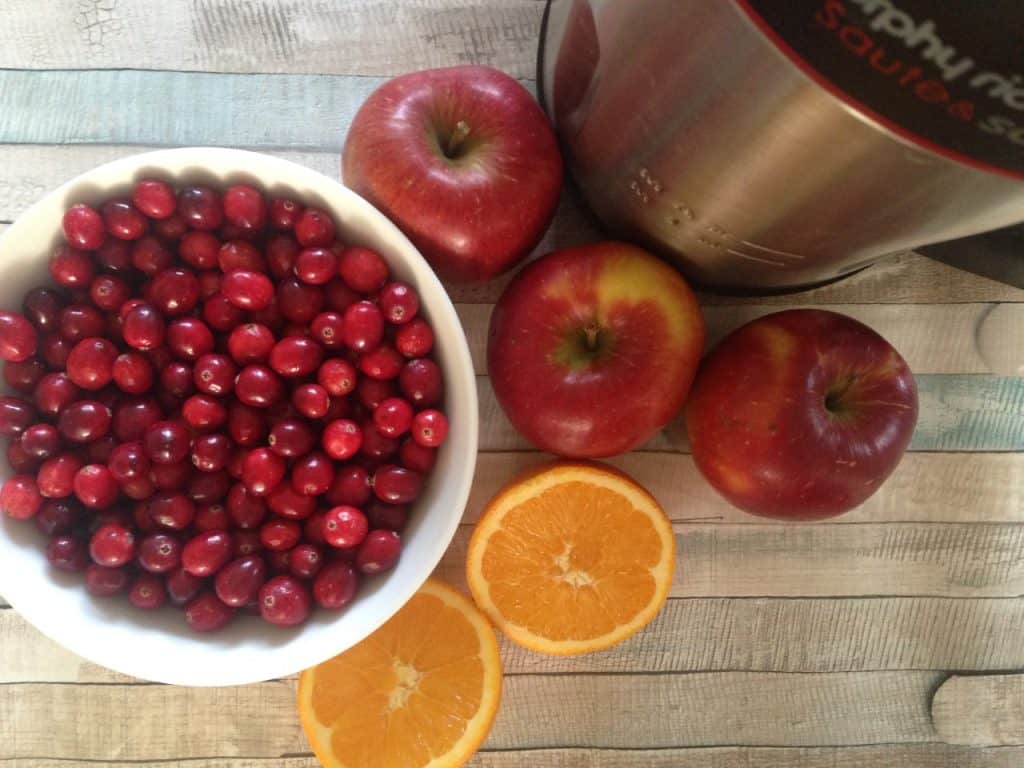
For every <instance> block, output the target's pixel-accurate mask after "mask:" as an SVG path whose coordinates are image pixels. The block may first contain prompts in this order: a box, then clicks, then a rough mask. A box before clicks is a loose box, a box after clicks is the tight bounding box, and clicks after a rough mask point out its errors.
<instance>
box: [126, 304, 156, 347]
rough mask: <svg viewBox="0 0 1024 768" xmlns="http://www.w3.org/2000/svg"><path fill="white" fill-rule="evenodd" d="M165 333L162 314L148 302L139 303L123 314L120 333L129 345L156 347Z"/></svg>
mask: <svg viewBox="0 0 1024 768" xmlns="http://www.w3.org/2000/svg"><path fill="white" fill-rule="evenodd" d="M165 334H166V326H165V324H164V318H163V316H162V315H161V314H160V313H159V312H157V311H156V309H155V308H154V307H151V306H150V305H149V304H139V305H137V306H135V307H133V308H132V309H131V310H129V311H128V313H127V314H126V315H125V316H124V326H123V328H122V329H121V335H122V336H123V338H124V342H125V344H127V345H128V346H129V347H134V348H135V349H156V348H157V347H159V346H160V345H161V344H163V343H164V337H165Z"/></svg>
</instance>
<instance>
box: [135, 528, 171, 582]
mask: <svg viewBox="0 0 1024 768" xmlns="http://www.w3.org/2000/svg"><path fill="white" fill-rule="evenodd" d="M138 559H139V565H141V566H142V567H143V568H144V569H145V570H147V571H149V572H150V573H167V572H168V571H173V570H174V569H175V568H177V567H178V565H179V564H180V563H181V542H180V541H178V539H177V538H175V537H174V536H169V535H168V534H166V533H153V534H150V535H149V536H147V537H146V538H144V539H143V540H142V541H140V542H139V555H138Z"/></svg>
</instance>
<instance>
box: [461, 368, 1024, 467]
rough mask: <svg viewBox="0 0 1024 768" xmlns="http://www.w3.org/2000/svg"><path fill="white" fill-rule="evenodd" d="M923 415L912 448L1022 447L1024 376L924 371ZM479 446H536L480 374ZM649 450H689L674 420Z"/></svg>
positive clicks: (920, 385) (920, 397)
mask: <svg viewBox="0 0 1024 768" xmlns="http://www.w3.org/2000/svg"><path fill="white" fill-rule="evenodd" d="M917 389H918V401H919V414H918V420H917V429H916V430H915V432H914V437H913V440H912V441H911V443H910V450H913V451H1020V450H1024V378H1022V377H1019V376H986V375H974V374H966V375H951V374H923V375H920V376H918V377H917ZM477 390H478V392H479V396H480V450H482V451H522V450H529V449H530V448H531V447H532V446H531V445H530V443H529V442H528V441H527V440H526V438H524V437H522V436H521V435H519V434H518V433H517V432H516V431H515V429H513V427H512V424H511V423H510V422H509V420H508V417H506V416H505V414H504V412H503V411H502V410H501V407H500V406H499V405H498V401H497V399H496V398H495V396H494V390H493V389H492V388H491V383H490V379H488V378H487V377H486V376H478V377H477ZM643 449H644V450H647V451H681V452H689V450H690V449H689V444H688V442H687V439H686V430H685V428H684V426H683V424H682V419H681V417H680V418H676V419H675V420H674V421H672V422H671V423H670V424H669V425H668V426H667V427H666V428H665V429H664V430H662V431H661V432H660V433H658V434H657V435H655V436H654V437H653V438H651V440H649V441H648V442H647V443H646V444H645V445H644V446H643Z"/></svg>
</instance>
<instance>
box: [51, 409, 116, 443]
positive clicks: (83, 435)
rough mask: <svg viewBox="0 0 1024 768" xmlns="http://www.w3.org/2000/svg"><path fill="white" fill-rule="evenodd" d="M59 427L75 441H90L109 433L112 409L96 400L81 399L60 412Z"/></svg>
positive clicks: (65, 435)
mask: <svg viewBox="0 0 1024 768" xmlns="http://www.w3.org/2000/svg"><path fill="white" fill-rule="evenodd" d="M57 429H58V430H59V431H60V433H61V435H62V436H63V437H64V438H65V439H66V440H70V441H71V442H73V443H89V442H92V441H93V440H97V439H99V438H101V437H103V435H105V434H107V432H108V431H109V429H110V409H109V408H107V406H105V405H103V404H102V403H100V402H97V401H95V400H79V401H78V402H75V403H71V404H70V405H68V406H67V407H66V408H65V409H64V410H63V411H61V413H60V417H59V418H58V420H57Z"/></svg>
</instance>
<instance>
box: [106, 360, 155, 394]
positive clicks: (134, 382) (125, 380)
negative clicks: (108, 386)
mask: <svg viewBox="0 0 1024 768" xmlns="http://www.w3.org/2000/svg"><path fill="white" fill-rule="evenodd" d="M111 374H112V376H113V379H114V383H115V384H117V386H118V389H120V390H121V391H122V392H127V393H128V394H130V395H141V394H142V393H143V392H148V391H149V389H150V387H152V386H153V366H152V365H150V363H149V360H147V359H146V358H145V357H143V356H142V355H140V354H138V353H136V352H126V353H125V354H123V355H118V356H117V357H116V358H115V359H114V365H113V367H112V368H111Z"/></svg>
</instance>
